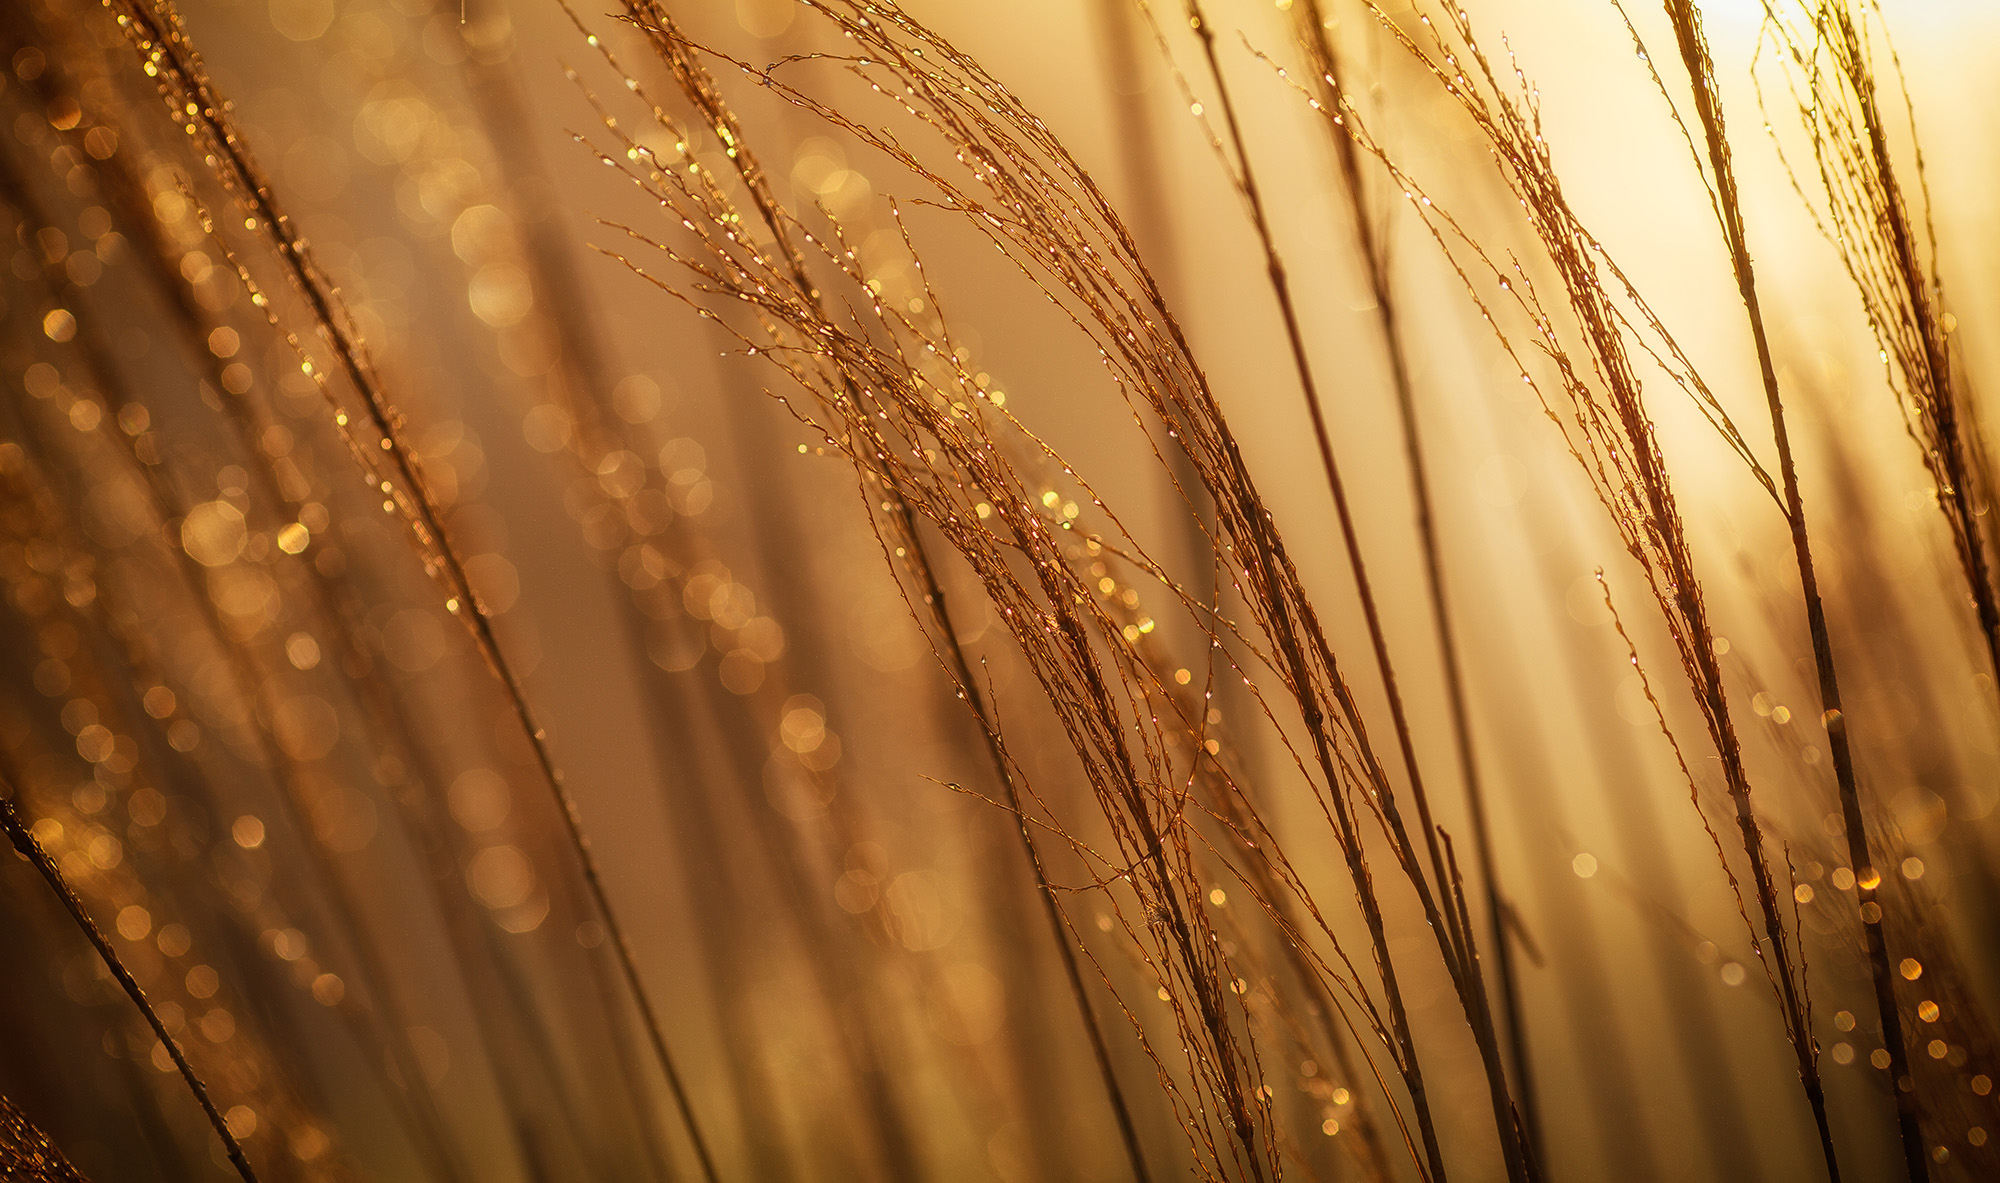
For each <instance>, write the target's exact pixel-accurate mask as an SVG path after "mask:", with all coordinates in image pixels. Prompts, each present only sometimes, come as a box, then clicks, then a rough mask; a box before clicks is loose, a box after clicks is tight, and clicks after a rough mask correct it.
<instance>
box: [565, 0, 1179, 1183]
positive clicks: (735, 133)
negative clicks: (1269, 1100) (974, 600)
mask: <svg viewBox="0 0 2000 1183" xmlns="http://www.w3.org/2000/svg"><path fill="white" fill-rule="evenodd" d="M626 6H627V10H628V12H629V13H630V15H631V17H632V19H633V20H634V21H635V22H636V23H637V24H638V25H639V26H640V27H641V28H642V29H643V30H645V31H646V32H647V34H648V35H649V36H650V37H651V39H652V40H653V42H654V45H655V48H656V49H657V50H658V51H659V53H660V56H661V57H662V58H663V59H664V60H665V61H664V64H666V65H667V67H668V68H669V69H670V70H671V71H672V72H673V74H674V79H675V81H676V83H678V84H679V86H680V88H681V90H682V93H683V94H685V95H686V96H687V98H688V100H689V101H690V102H692V103H693V104H694V105H695V106H696V108H697V109H699V110H700V111H701V113H702V115H703V117H704V118H705V119H707V120H708V121H710V123H711V124H712V125H714V126H722V127H727V128H729V129H730V134H731V139H732V142H733V143H734V144H735V146H736V150H735V151H734V152H733V153H732V154H731V157H730V159H731V162H732V163H733V165H734V167H735V169H736V172H737V175H738V176H739V177H740V178H741V179H742V181H743V184H744V187H745V189H747V190H748V192H749V195H750V204H751V206H752V207H753V208H754V209H755V210H756V211H757V215H758V218H759V220H761V221H762V222H763V223H764V226H765V228H766V229H767V230H769V231H770V233H771V236H772V238H773V240H774V241H775V242H776V243H777V247H778V252H779V254H780V255H781V256H782V257H783V259H784V263H785V267H786V269H787V271H789V272H790V274H791V278H792V281H793V283H794V284H795V285H796V286H797V288H798V291H799V293H800V294H801V295H802V296H803V297H805V298H806V299H807V300H808V301H810V302H812V303H813V304H814V305H815V306H819V305H820V302H821V301H820V295H819V288H818V285H816V284H814V283H813V282H812V277H811V276H810V274H808V272H807V270H806V264H805V257H804V256H803V255H802V254H801V253H800V252H799V250H798V248H797V246H796V245H795V244H794V243H793V242H792V237H791V233H790V230H789V224H788V222H787V220H786V218H785V216H784V214H783V212H782V211H781V210H780V209H779V207H778V202H777V198H776V197H775V196H774V195H773V194H772V193H771V190H770V187H769V184H768V182H767V181H766V179H765V177H764V174H763V172H762V170H761V169H760V168H759V167H758V165H757V158H756V156H755V155H754V154H753V153H752V152H751V151H750V148H749V146H748V144H747V143H745V141H744V137H743V136H742V134H741V129H740V128H738V127H736V126H735V122H736V121H735V118H734V116H733V115H732V114H731V112H730V111H729V109H728V108H727V107H726V106H725V105H724V104H723V103H722V100H721V98H720V96H719V95H718V94H717V93H716V92H715V88H714V86H713V84H712V82H711V81H710V80H709V78H708V76H707V72H706V70H704V69H703V67H702V66H701V64H700V63H699V62H697V61H696V60H695V59H694V55H693V53H692V51H691V50H690V48H689V46H688V45H687V44H686V43H685V42H684V41H683V40H682V39H681V36H680V33H679V30H678V28H677V26H676V24H675V22H674V20H673V17H672V16H671V14H669V13H668V12H667V10H666V6H665V4H664V3H663V2H662V0H626ZM572 19H574V16H572ZM822 314H823V309H822ZM852 393H854V392H852V391H850V394H852ZM881 488H882V493H883V495H884V497H885V498H886V499H887V504H888V507H889V510H888V512H889V516H890V518H891V519H892V521H893V522H894V524H895V527H896V531H897V533H898V535H899V536H900V537H901V538H902V539H903V541H904V548H903V549H904V551H905V555H904V561H905V566H907V567H908V568H909V570H910V572H911V573H912V575H913V576H914V577H915V578H916V580H917V583H918V587H919V588H920V590H921V591H922V594H923V600H924V604H925V606H926V607H928V608H929V609H930V611H931V615H932V616H933V617H934V618H935V621H936V627H937V633H938V635H939V644H940V646H941V647H942V649H943V651H944V652H945V654H946V656H947V658H948V659H949V661H950V665H951V673H952V677H953V680H954V681H955V682H957V684H958V686H959V690H960V692H961V693H962V694H963V695H964V696H965V700H966V703H967V705H968V706H969V707H970V708H971V709H972V712H973V714H974V716H975V717H976V721H977V723H978V726H979V731H980V736H981V738H982V740H983V741H984V744H985V747H986V752H987V755H988V757H989V759H990V760H991V762H992V764H993V773H994V776H995V777H996V778H998V780H999V782H1000V786H1001V789H1002V791H1003V792H1005V794H1006V796H1007V806H1008V810H1009V812H1011V813H1012V814H1013V816H1014V819H1015V821H1016V824H1017V829H1018V832H1019V834H1020V838H1021V848H1022V852H1023V853H1024V854H1025V855H1026V856H1027V859H1028V864H1029V867H1030V868H1031V869H1032V870H1033V872H1034V876H1035V889H1036V894H1037V895H1039V896H1040V897H1041V899H1042V906H1043V909H1044V912H1045V915H1046V917H1047V919H1048V923H1049V931H1050V935H1051V937H1052V938H1053V939H1054V941H1055V945H1056V949H1057V951H1058V953H1060V955H1061V957H1062V962H1063V972H1064V976H1065V977H1066V978H1067V979H1068V982H1069V986H1070V994H1071V997H1072V999H1073V1001H1074V1002H1075V1004H1076V1009H1077V1014H1078V1017H1079V1018H1081V1019H1082V1020H1083V1026H1084V1030H1085V1032H1086V1034H1087V1035H1088V1036H1089V1038H1090V1046H1091V1053H1092V1056H1093V1058H1094V1059H1095V1060H1096V1062H1097V1068H1098V1074H1099V1076H1100V1077H1101V1078H1102V1080H1103V1082H1104V1089H1105V1093H1106V1095H1107V1097H1108V1098H1109V1100H1110V1102H1111V1109H1112V1114H1113V1116H1114V1118H1115V1119H1116V1120H1117V1123H1118V1132H1119V1136H1120V1138H1121V1140H1122V1141H1123V1142H1124V1146H1125V1154H1126V1158H1127V1160H1128V1162H1129V1164H1130V1166H1131V1168H1132V1174H1133V1177H1134V1178H1135V1179H1136V1180H1137V1181H1138V1183H1151V1178H1152V1176H1151V1175H1150V1173H1149V1172H1148V1171H1147V1168H1146V1157H1145V1154H1144V1152H1143V1151H1142V1150H1141V1149H1140V1146H1139V1133H1138V1127H1137V1126H1136V1125H1135V1124H1134V1123H1133V1121H1132V1113H1131V1109H1130V1107H1129V1106H1128V1105H1127V1104H1126V1101H1125V1093H1124V1089H1123V1088H1122V1086H1120V1085H1119V1083H1118V1076H1117V1073H1116V1072H1115V1071H1113V1068H1112V1063H1111V1050H1110V1047H1109V1045H1108V1044H1107V1043H1106V1042H1105V1039H1104V1032H1103V1030H1102V1028H1101V1027H1100V1026H1099V1024H1098V1021H1097V1016H1096V1013H1095V1012H1094V1011H1093V1010H1092V1009H1091V1006H1090V996H1089V993H1088V991H1087V990H1086V989H1085V985H1084V980H1083V971H1082V969H1081V967H1080V966H1079V965H1078V963H1077V959H1076V950H1075V949H1074V948H1073V947H1072V945H1071V941H1070V934H1069V928H1068V926H1067V925H1066V924H1065V923H1064V922H1063V918H1062V911H1061V909H1060V907H1059V906H1058V905H1057V904H1056V901H1055V893H1054V890H1053V889H1052V888H1051V887H1050V885H1049V881H1048V878H1047V875H1046V873H1045V872H1044V871H1043V868H1042V860H1041V856H1040V854H1038V853H1037V852H1036V849H1035V842H1034V837H1033V835H1032V833H1031V832H1030V831H1029V828H1028V822H1027V816H1026V814H1025V813H1024V812H1023V811H1022V805H1021V799H1020V792H1019V790H1018V789H1017V788H1016V786H1015V783H1014V777H1013V774H1012V772H1011V771H1010V770H1009V768H1008V766H1007V757H1006V753H1005V752H1004V751H1002V750H1001V747H1000V740H999V732H998V729H997V726H996V724H995V723H994V721H993V718H992V715H991V713H990V711H989V709H988V707H987V705H986V703H985V700H984V698H983V696H981V695H980V693H979V688H978V683H977V681H976V679H975V678H974V677H973V674H972V666H971V663H970V661H969V660H968V659H967V657H966V654H965V650H964V647H963V646H962V645H960V644H959V641H958V633H957V631H956V630H955V629H954V628H953V627H952V624H951V616H950V613H949V612H948V611H947V609H946V607H945V596H944V589H943V587H942V585H941V584H940V583H939V582H938V578H937V573H936V569H935V567H934V566H933V564H932V562H931V559H930V554H929V551H928V550H927V549H926V547H925V545H924V541H923V539H922V537H921V536H920V535H919V534H918V532H917V527H916V515H915V514H914V512H913V511H912V510H911V508H910V505H909V502H908V500H907V499H905V498H904V496H903V495H902V493H901V491H900V490H898V489H896V488H895V487H894V486H892V485H891V484H889V483H888V482H884V483H883V484H882V486H881Z"/></svg>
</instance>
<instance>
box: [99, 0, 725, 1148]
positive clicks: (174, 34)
mask: <svg viewBox="0 0 2000 1183" xmlns="http://www.w3.org/2000/svg"><path fill="white" fill-rule="evenodd" d="M113 8H114V10H115V11H116V12H117V13H118V15H119V16H120V18H121V21H120V23H121V24H122V25H123V26H124V27H125V30H126V33H127V36H128V37H129V38H130V39H131V40H132V42H133V44H134V47H135V49H137V50H138V52H139V53H140V54H141V55H143V56H145V57H146V59H147V60H148V62H150V63H151V64H152V65H153V68H154V71H155V74H156V76H157V77H158V78H159V80H160V86H161V88H162V91H163V92H164V93H170V94H172V95H174V96H177V97H179V98H181V99H182V100H183V101H184V103H185V108H186V111H187V112H188V114H187V115H186V116H185V118H187V119H189V120H193V121H195V124H196V125H197V126H199V127H200V128H202V129H203V130H205V131H206V133H207V134H206V136H205V138H206V140H207V142H208V147H209V148H210V150H211V153H212V156H213V159H214V162H215V169H216V172H217V175H218V177H219V179H221V180H222V181H223V183H224V184H225V186H226V187H227V188H228V189H229V190H230V191H231V193H232V195H233V196H234V197H235V198H236V199H237V201H238V202H240V203H241V204H242V206H243V207H244V209H245V210H246V211H247V212H248V213H249V214H250V215H251V217H250V218H249V219H247V221H249V222H251V223H252V224H253V225H254V227H255V228H256V229H258V230H260V231H261V232H263V233H264V234H265V235H266V236H267V239H268V241H269V242H270V244H271V245H272V247H273V248H274V251H275V253H276V255H277V257H278V259H279V261H280V262H281V263H282V264H283V266H284V268H285V271H286V274H287V276H288V278H289V279H290V280H291V282H292V285H293V287H294V289H295V290H296V291H297V292H298V294H299V295H300V297H301V298H302V299H304V300H305V301H306V304H307V306H308V308H309V309H310V311H311V313H312V316H313V320H314V323H315V325H316V326H317V327H318V328H319V330H320V332H321V334H322V337H323V338H324V340H325V342H326V344H327V345H328V347H329V348H330V349H331V351H332V352H333V354H334V356H335V358H336V360H337V361H338V364H339V366H340V368H341V370H342V372H343V373H345V374H346V376H347V378H348V380H349V381H350V382H351V383H352V384H353V386H354V388H355V389H356V390H357V391H358V392H359V393H360V394H361V395H362V402H363V405H364V407H365V411H366V414H367V416H368V418H369V421H370V422H371V424H372V425H373V426H374V428H375V430H376V431H377V432H379V433H380V439H381V443H382V453H383V455H384V456H385V457H386V458H387V459H388V461H389V462H390V464H391V465H392V466H393V468H394V470H395V472H396V475H397V476H399V477H400V478H401V479H402V486H403V490H404V492H405V494H406V496H405V498H404V499H403V500H404V504H403V508H404V510H405V512H406V514H407V516H408V518H409V520H410V522H411V524H412V526H413V527H414V529H415V533H416V534H417V535H418V540H419V542H420V543H421V544H423V546H424V550H425V552H426V555H427V557H428V558H429V560H430V561H431V562H432V563H434V564H435V566H436V569H437V573H438V574H439V575H440V577H441V580H442V582H444V583H445V585H446V586H447V587H448V588H449V589H451V592H452V602H451V606H452V608H453V611H454V612H455V613H456V614H457V615H458V616H459V618H460V619H461V620H462V621H464V622H465V625H466V627H467V629H468V630H469V631H470V632H471V633H472V637H473V641H474V643H475V644H476V645H477V646H478V648H479V651H480V655H481V656H482V657H483V658H484V659H485V660H486V662H487V665H488V666H489V667H490V668H491V670H492V672H493V674H494V677H495V678H496V679H497V680H498V681H499V683H500V686H501V689H502V690H503V692H504V693H505V696H506V698H507V700H508V704H509V706H510V708H511V710H512V713H513V715H514V717H515V719H516V721H517V722H518V723H519V724H520V727H521V730H522V732H523V733H524V734H525V735H526V736H527V738H528V742H529V745H530V747H531V748H532V749H533V750H534V756H535V763H536V766H537V767H538V769H539V770H540V772H541V776H542V779H543V781H544V783H546V784H547V786H548V788H549V791H550V793H551V795H552V796H553V797H554V798H555V800H556V803H557V804H558V805H560V806H561V813H562V819H563V825H564V828H565V831H566V833H567V836H568V839H569V843H570V847H571V849H572V850H573V851H574V852H575V854H576V857H577V861H578V863H579V864H580V866H581V869H582V872H583V879H584V884H585V887H586V888H587V889H588V891H589V894H590V896H591V900H592V902H593V903H594V904H595V905H596V908H597V910H598V912H599V914H600V915H601V916H602V917H603V918H604V928H605V932H606V934H607V935H608V936H609V937H610V938H611V944H612V947H613V949H614V950H615V951H616V953H617V956H618V963H619V968H620V970H621V971H622V972H623V975H624V978H625V981H626V985H627V986H628V988H629V989H630V990H631V992H632V997H633V1000H634V1002H635V1003H636V1005H637V1006H638V1008H639V1015H640V1020H641V1022H642V1024H643V1025H644V1026H645V1028H646V1034H647V1037H648V1039H649V1041H650V1042H651V1043H652V1045H653V1053H654V1056H655V1058H657V1059H658V1060H659V1063H660V1069H661V1072H662V1073H663V1074H664V1075H665V1077H666V1080H667V1086H668V1088H669V1090H670V1091H671V1092H672V1094H673V1098H674V1103H675V1106H676V1108H677V1109H678V1110H679V1113H680V1117H681V1121H682V1124H683V1125H684V1126H685V1128H686V1130H687V1134H688V1140H689V1142H690V1143H691V1145H692V1148H693V1150H694V1154H695V1157H696V1158H697V1159H698V1160H699V1161H700V1164H701V1169H702V1175H703V1177H704V1178H705V1179H707V1180H709V1183H716V1179H717V1176H716V1171H715V1163H714V1160H713V1158H712V1157H711V1155H710V1153H709V1149H708V1143H707V1141H706V1140H705V1139H704V1138H703V1136H702V1133H701V1128H700V1125H699V1123H698V1122H697V1121H696V1120H695V1116H694V1107H693V1104H692V1102H691V1100H690V1098H689V1096H688V1092H687V1089H686V1087H685V1085H683V1083H682V1081H681V1076H680V1071H679V1069H678V1068H677V1067H676V1066H675V1063H674V1059H673V1055H672V1053H671V1052H670V1051H668V1049H667V1042H666V1036H665V1034H664V1029H663V1026H662V1024H661V1022H660V1018H659V1015H658V1013H657V1012H656V1011H655V1010H654V1008H653V1002H652V999H651V998H650V997H649V996H648V995H647V993H646V989H645V983H644V981H643V980H642V979H641V977H640V975H639V968H638V961H637V958H636V957H635V956H634V954H633V951H632V943H631V940H630V938H629V937H628V936H627V934H626V931H625V926H624V924H623V923H621V922H620V920H619V919H618V915H617V911H616V909H614V908H613V907H612V906H611V898H610V894H609V892H608V891H607V890H606V889H605V886H604V880H603V875H602V873H601V872H600V870H599V868H598V864H597V856H596V855H595V854H594V853H593V852H592V850H591V846H590V839H589V837H588V836H587V835H586V834H585V833H584V829H583V819H582V814H581V811H580V810H579V809H578V807H577V803H576V799H575V798H574V797H573V796H572V795H571V794H570V792H569V789H568V787H567V786H565V785H564V783H563V778H562V772H561V770H560V769H558V768H557V767H556V763H555V756H554V753H553V752H552V751H551V750H550V748H549V745H548V736H547V733H545V732H544V731H543V730H542V727H541V724H540V723H538V722H537V721H536V719H535V714H534V710H533V708H532V707H530V706H529V705H528V699H527V694H526V692H525V691H524V690H523V689H522V686H521V682H520V678H519V677H518V675H517V674H516V673H515V671H514V668H513V666H512V665H511V664H510V663H509V662H508V660H507V657H506V654H505V653H504V652H502V650H501V648H500V644H499V641H498V638H497V637H496V636H495V635H494V632H493V622H492V619H491V618H490V617H489V616H488V615H487V612H486V609H485V607H484V606H483V605H482V604H481V603H480V601H479V597H478V596H477V595H475V594H473V591H472V584H471V581H470V580H469V579H468V578H467V577H466V574H465V568H464V565H463V563H462V562H461V561H460V558H459V556H458V553H457V552H456V550H454V548H453V547H452V545H451V542H450V540H449V539H448V538H447V537H446V535H445V532H444V527H443V524H442V522H441V520H440V515H439V512H438V509H437V506H436V504H435V502H434V500H433V498H432V496H431V493H430V487H429V486H428V485H427V484H426V483H425V481H424V479H423V476H422V474H421V472H420V471H419V469H418V467H417V461H416V457H415V455H414V453H413V452H412V450H411V449H410V447H409V445H408V443H407V441H406V440H405V439H404V437H403V432H402V430H401V424H400V422H399V418H398V416H397V414H396V412H395V410H394V408H393V407H392V406H391V405H390V403H389V400H388V398H387V397H386V396H385V394H384V392H383V390H382V388H381V385H380V383H379V382H378V381H377V380H376V377H375V375H374V373H373V370H372V368H371V366H370V365H369V363H368V361H367V354H366V352H365V350H364V349H363V347H362V345H361V343H360V341H359V340H358V339H357V338H356V337H354V335H353V334H352V333H351V332H350V331H349V328H348V322H347V318H346V317H345V316H344V315H343V314H342V313H341V311H340V310H339V309H338V307H337V298H336V297H335V296H334V295H333V293H332V291H331V290H330V288H329V287H328V285H327V284H326V283H325V281H324V280H323V278H322V274H321V272H320V270H319V268H318V266H317V265H316V264H315V262H314V260H313V255H312V252H311V250H310V249H309V248H308V247H307V245H306V241H305V239H304V237H303V236H302V235H301V234H300V233H299V232H298V229H297V227H296V226H295V225H294V224H293V223H292V221H291V220H290V219H289V218H288V217H287V216H285V214H284V213H283V212H282V211H281V210H280V209H279V208H278V205H277V201H276V199H275V197H274V196H273V194H272V191H271V187H270V185H269V183H268V182H267V181H265V179H264V177H263V175H262V173H261V172H260V171H259V170H258V169H257V167H256V165H255V164H254V163H253V162H252V160H251V158H250V155H249V150H248V148H247V147H246V146H245V144H244V142H243V139H242V137H241V135H240V133H239V132H238V131H237V129H236V127H235V125H234V122H233V120H232V119H231V118H230V116H229V115H228V112H229V110H230V106H229V104H228V103H227V101H226V100H224V99H223V98H222V97H221V95H219V94H217V93H216V90H215V87H214V84H213V83H212V81H211V80H210V79H209V78H208V75H207V73H206V71H205V70H204V69H203V68H202V65H201V62H200V59H199V57H198V56H197V55H196V54H195V52H194V48H193V46H192V45H191V44H190V43H189V41H188V39H187V36H186V34H185V32H183V30H182V29H181V25H180V19H179V16H178V14H177V13H176V12H175V10H174V8H173V6H172V5H171V4H170V3H168V2H167V0H153V3H152V4H151V5H148V4H144V3H140V2H139V0H116V2H115V3H114V4H113ZM384 485H385V492H387V491H388V488H389V486H388V482H384Z"/></svg>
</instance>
